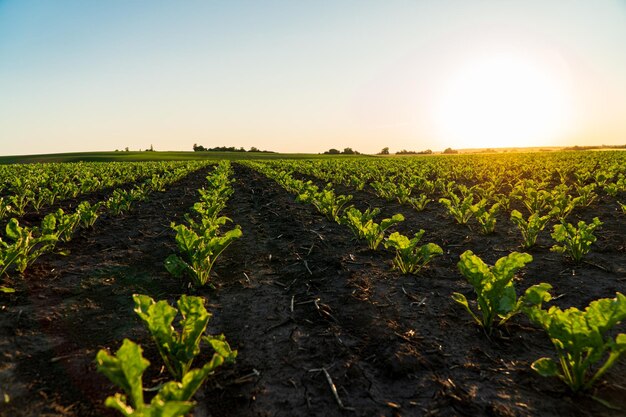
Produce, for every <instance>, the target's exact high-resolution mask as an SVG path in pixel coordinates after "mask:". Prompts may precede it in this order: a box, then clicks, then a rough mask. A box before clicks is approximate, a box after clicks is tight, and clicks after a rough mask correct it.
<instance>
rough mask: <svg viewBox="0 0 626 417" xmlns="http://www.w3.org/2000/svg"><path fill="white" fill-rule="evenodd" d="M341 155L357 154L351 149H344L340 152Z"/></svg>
mask: <svg viewBox="0 0 626 417" xmlns="http://www.w3.org/2000/svg"><path fill="white" fill-rule="evenodd" d="M341 153H342V154H344V155H354V154H356V153H358V152H355V151H353V150H352V148H344V149H343V152H341Z"/></svg>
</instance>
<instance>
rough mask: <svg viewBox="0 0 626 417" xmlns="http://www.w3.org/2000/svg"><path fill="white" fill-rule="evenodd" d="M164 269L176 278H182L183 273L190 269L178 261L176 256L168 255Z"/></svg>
mask: <svg viewBox="0 0 626 417" xmlns="http://www.w3.org/2000/svg"><path fill="white" fill-rule="evenodd" d="M164 264H165V269H167V271H168V272H169V273H170V274H172V275H174V276H175V277H176V278H180V277H182V276H183V275H184V274H185V272H187V271H188V270H189V269H190V266H189V264H187V262H185V261H183V260H182V259H180V258H179V257H178V256H177V255H174V254H172V255H170V256H168V257H167V258H166V259H165V263H164Z"/></svg>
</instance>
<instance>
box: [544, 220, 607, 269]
mask: <svg viewBox="0 0 626 417" xmlns="http://www.w3.org/2000/svg"><path fill="white" fill-rule="evenodd" d="M601 225H602V222H601V221H600V219H598V218H597V217H594V219H593V221H592V222H591V223H590V224H587V223H585V222H584V221H582V220H581V221H579V222H578V227H576V226H574V225H573V224H571V223H565V222H562V223H561V224H555V225H554V232H553V233H552V235H551V236H552V238H553V239H554V240H556V241H557V242H558V243H561V244H562V245H554V246H552V248H551V249H550V250H552V251H554V252H559V253H565V254H567V255H568V256H569V257H570V258H572V259H573V260H574V262H576V263H579V262H580V261H582V259H583V257H584V256H585V255H586V254H587V253H589V250H590V248H591V244H592V243H593V242H595V241H596V237H595V236H594V235H593V232H594V231H595V230H596V228H598V227H600V226H601Z"/></svg>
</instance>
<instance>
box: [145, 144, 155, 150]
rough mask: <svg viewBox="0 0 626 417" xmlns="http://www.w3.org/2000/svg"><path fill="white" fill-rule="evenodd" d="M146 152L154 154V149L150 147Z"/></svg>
mask: <svg viewBox="0 0 626 417" xmlns="http://www.w3.org/2000/svg"><path fill="white" fill-rule="evenodd" d="M146 152H154V147H153V146H152V145H150V149H146Z"/></svg>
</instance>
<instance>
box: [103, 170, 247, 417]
mask: <svg viewBox="0 0 626 417" xmlns="http://www.w3.org/2000/svg"><path fill="white" fill-rule="evenodd" d="M231 173H232V168H231V166H230V164H229V163H228V162H227V161H223V162H220V163H219V164H217V165H216V166H215V169H214V170H213V171H212V172H211V173H210V174H209V175H208V176H207V181H208V187H206V188H202V189H200V190H198V192H199V194H200V200H199V201H198V202H196V203H195V204H194V205H193V207H192V212H193V214H191V215H190V214H187V215H186V216H185V219H186V223H187V224H175V223H172V228H173V229H174V230H175V231H176V243H177V246H178V249H179V251H180V253H179V254H172V255H170V256H169V257H168V258H167V259H166V261H165V267H166V269H167V270H168V271H169V272H170V273H172V274H173V275H175V276H177V277H180V276H183V275H186V276H189V277H190V278H191V280H192V282H193V284H194V285H195V286H204V285H207V284H208V285H209V286H211V287H213V288H215V287H214V285H213V284H212V283H211V282H210V276H211V270H212V268H213V265H214V263H215V260H216V259H217V257H218V256H219V255H220V254H221V253H222V252H223V251H224V250H225V249H226V247H227V246H229V245H230V244H231V243H232V242H233V241H234V240H235V239H237V238H239V237H241V235H242V232H241V229H240V227H239V226H236V227H235V228H234V229H231V230H229V231H227V232H225V233H222V232H221V231H220V230H219V229H220V227H221V226H223V225H224V224H226V222H228V221H230V219H228V218H227V217H224V216H220V215H219V213H220V212H221V211H222V210H223V209H224V207H225V206H226V203H227V201H228V198H229V197H230V195H231V194H232V193H233V188H232V186H231V182H232V180H231V179H230V175H231ZM133 300H134V303H135V312H136V313H137V315H138V316H139V318H140V319H141V321H143V322H144V324H145V325H146V326H147V328H148V331H149V333H150V334H151V336H152V339H153V341H154V343H155V344H156V347H157V350H158V352H159V354H160V357H161V360H162V363H163V367H164V369H166V370H167V372H168V373H169V378H168V380H167V381H166V382H163V383H161V384H159V385H158V386H156V387H152V388H145V387H144V384H143V381H142V377H143V374H144V372H145V370H146V369H147V368H148V366H149V365H150V362H149V361H148V360H147V359H145V358H144V357H143V355H142V348H141V346H140V345H139V344H137V343H135V342H133V341H131V340H129V339H124V341H123V343H122V346H121V347H120V348H119V349H118V350H117V352H116V353H115V355H111V354H110V353H108V352H107V351H106V350H105V349H102V350H100V351H99V352H98V354H97V356H96V365H97V369H98V371H99V372H101V373H102V374H104V375H105V376H106V377H107V378H109V380H111V382H113V383H114V384H115V385H117V386H118V387H119V388H121V389H122V391H123V393H117V394H115V395H114V396H110V397H108V398H107V399H106V400H105V406H107V407H110V408H113V409H115V410H117V411H119V412H120V413H121V414H122V415H124V416H127V417H130V416H133V417H157V416H168V417H177V416H184V415H186V414H188V413H189V412H190V411H191V410H192V409H193V407H194V405H195V402H194V401H193V396H194V394H195V393H196V392H197V391H198V389H200V387H201V386H202V384H203V383H204V382H205V381H206V379H207V378H208V376H209V375H211V374H212V373H213V372H214V371H215V370H216V369H217V368H218V367H220V366H222V365H223V364H225V363H232V362H233V361H234V360H235V358H236V357H237V351H236V350H235V351H234V350H232V349H231V348H230V345H229V344H228V343H227V342H226V339H225V337H224V335H219V336H211V335H207V334H206V328H207V325H208V322H209V319H210V318H211V314H210V313H209V312H208V311H207V310H206V308H205V306H204V304H205V300H204V298H202V297H195V296H187V295H183V296H181V297H180V299H179V300H178V302H177V306H178V309H177V308H175V307H173V306H171V305H170V304H169V303H168V302H167V301H165V300H160V301H156V302H155V301H154V300H153V299H152V298H150V297H149V296H147V295H137V294H136V295H134V296H133ZM179 313H180V316H181V318H180V320H176V317H177V316H178V314H179ZM175 323H177V325H178V327H179V328H180V330H177V329H176V328H175V327H174V324H175ZM202 345H205V346H208V347H210V349H211V350H212V351H213V355H212V357H211V359H210V360H209V361H208V362H206V363H205V364H204V365H202V366H201V367H196V368H194V362H197V360H198V357H199V354H200V352H201V350H202ZM144 392H154V393H155V394H154V395H153V396H152V398H151V400H150V402H146V401H145V398H144Z"/></svg>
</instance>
